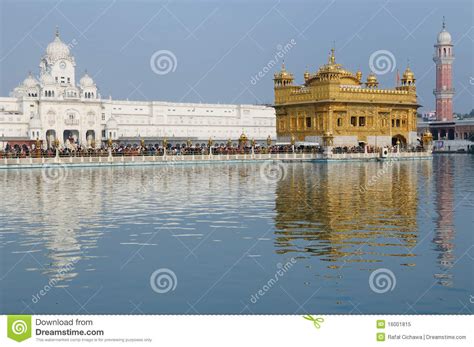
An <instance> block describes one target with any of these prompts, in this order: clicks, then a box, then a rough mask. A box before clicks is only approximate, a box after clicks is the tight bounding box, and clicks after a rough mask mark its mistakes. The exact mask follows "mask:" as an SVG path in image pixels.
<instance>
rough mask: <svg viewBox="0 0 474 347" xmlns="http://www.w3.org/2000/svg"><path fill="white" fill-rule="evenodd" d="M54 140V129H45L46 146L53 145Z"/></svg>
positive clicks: (51, 146) (50, 146)
mask: <svg viewBox="0 0 474 347" xmlns="http://www.w3.org/2000/svg"><path fill="white" fill-rule="evenodd" d="M54 140H56V130H52V129H49V130H48V131H46V144H47V147H48V148H53V147H54Z"/></svg>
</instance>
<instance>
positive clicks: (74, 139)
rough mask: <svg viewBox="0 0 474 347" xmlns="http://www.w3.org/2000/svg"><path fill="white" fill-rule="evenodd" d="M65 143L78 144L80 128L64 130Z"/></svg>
mask: <svg viewBox="0 0 474 347" xmlns="http://www.w3.org/2000/svg"><path fill="white" fill-rule="evenodd" d="M63 140H64V143H70V144H77V143H78V141H79V130H64V133H63Z"/></svg>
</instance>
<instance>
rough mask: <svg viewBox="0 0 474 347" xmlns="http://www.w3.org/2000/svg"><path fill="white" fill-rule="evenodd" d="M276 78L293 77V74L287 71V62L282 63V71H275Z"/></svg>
mask: <svg viewBox="0 0 474 347" xmlns="http://www.w3.org/2000/svg"><path fill="white" fill-rule="evenodd" d="M275 78H287V79H291V78H293V74H291V73H289V72H288V71H286V68H285V63H283V64H282V65H281V70H280V72H276V73H275Z"/></svg>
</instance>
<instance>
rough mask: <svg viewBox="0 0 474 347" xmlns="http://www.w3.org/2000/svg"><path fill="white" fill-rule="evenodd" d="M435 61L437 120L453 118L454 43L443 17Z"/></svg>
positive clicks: (450, 119) (443, 120)
mask: <svg viewBox="0 0 474 347" xmlns="http://www.w3.org/2000/svg"><path fill="white" fill-rule="evenodd" d="M434 48H435V52H434V56H433V61H434V62H435V64H436V88H435V90H434V95H435V98H436V120H437V121H442V122H446V121H452V120H453V96H454V89H453V68H452V66H453V61H454V52H453V43H452V39H451V34H450V33H449V32H448V31H447V30H446V22H445V20H444V18H443V28H442V30H441V31H440V32H439V34H438V38H437V40H436V44H435V45H434Z"/></svg>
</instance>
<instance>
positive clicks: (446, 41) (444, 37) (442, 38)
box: [438, 29, 451, 45]
mask: <svg viewBox="0 0 474 347" xmlns="http://www.w3.org/2000/svg"><path fill="white" fill-rule="evenodd" d="M450 44H451V34H450V33H448V32H447V31H446V29H443V30H441V31H440V33H439V34H438V45H450Z"/></svg>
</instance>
